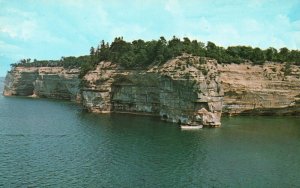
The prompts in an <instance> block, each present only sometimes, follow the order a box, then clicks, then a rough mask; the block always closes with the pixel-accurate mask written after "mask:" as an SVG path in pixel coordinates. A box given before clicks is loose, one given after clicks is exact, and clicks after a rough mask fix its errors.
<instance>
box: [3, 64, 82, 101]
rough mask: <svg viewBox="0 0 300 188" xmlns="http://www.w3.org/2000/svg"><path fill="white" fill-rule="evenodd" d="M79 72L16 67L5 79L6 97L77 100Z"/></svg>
mask: <svg viewBox="0 0 300 188" xmlns="http://www.w3.org/2000/svg"><path fill="white" fill-rule="evenodd" d="M78 74H79V70H78V69H69V70H66V69H64V68H63V67H16V68H14V69H13V70H11V71H10V72H8V74H7V75H6V78H5V85H4V91H3V94H4V95H5V96H11V95H16V96H32V97H46V98H55V99H68V100H77V99H78V97H79V91H80V90H79V83H80V79H78Z"/></svg>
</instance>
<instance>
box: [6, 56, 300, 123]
mask: <svg viewBox="0 0 300 188" xmlns="http://www.w3.org/2000/svg"><path fill="white" fill-rule="evenodd" d="M286 69H287V66H286V65H285V64H279V63H265V64H264V65H251V64H218V63H217V61H216V60H213V59H209V58H200V57H195V56H190V55H183V56H179V57H177V58H175V59H172V60H169V61H168V62H166V63H165V64H163V65H161V66H151V67H150V68H149V69H143V70H126V69H124V68H122V67H120V66H119V65H117V64H114V63H111V62H104V61H103V62H100V63H99V64H98V65H97V67H96V69H95V70H93V71H90V72H88V73H87V74H86V75H85V76H84V78H83V79H79V78H78V75H79V70H78V69H64V68H62V67H26V68H25V67H16V68H14V69H13V70H12V71H10V72H9V73H8V74H7V76H6V79H5V86H4V92H3V94H4V95H6V96H11V95H18V96H33V97H46V98H56V99H68V100H73V101H78V102H80V103H82V105H83V106H84V107H85V108H86V109H87V110H88V111H90V112H95V113H112V112H117V113H134V114H147V115H155V116H160V117H161V119H163V120H166V121H170V122H178V123H184V124H203V125H206V126H220V124H221V123H220V122H221V121H220V119H221V114H222V111H223V113H224V114H228V115H235V114H246V115H252V114H258V115H273V114H279V115H299V114H300V68H299V67H298V66H294V65H292V66H291V67H290V68H289V70H288V71H287V70H286Z"/></svg>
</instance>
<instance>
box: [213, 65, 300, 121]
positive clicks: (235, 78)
mask: <svg viewBox="0 0 300 188" xmlns="http://www.w3.org/2000/svg"><path fill="white" fill-rule="evenodd" d="M218 70H219V72H220V76H221V82H222V88H223V89H224V93H225V96H224V106H223V113H225V114H229V115H234V114H248V115H250V114H258V115H259V114H261V115H273V114H281V115H285V114H286V115H297V114H298V115H299V114H300V68H299V67H297V66H291V68H290V71H288V70H286V66H285V64H278V63H265V64H264V65H263V66H262V65H260V66H259V65H256V66H252V65H250V64H241V65H237V64H229V65H218ZM285 72H289V73H288V74H287V75H285Z"/></svg>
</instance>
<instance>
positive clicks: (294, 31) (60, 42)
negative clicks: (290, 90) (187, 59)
mask: <svg viewBox="0 0 300 188" xmlns="http://www.w3.org/2000/svg"><path fill="white" fill-rule="evenodd" d="M173 35H176V36H178V37H185V36H186V37H189V38H192V39H197V40H200V41H203V42H207V41H213V42H215V43H216V44H218V45H222V46H225V47H226V46H229V45H251V46H258V47H261V48H267V47H269V46H273V47H276V48H281V47H284V46H285V47H288V48H291V49H299V48H300V1H299V0H287V1H283V0H249V1H246V0H223V1H222V0H185V1H183V0H182V1H181V0H165V1H163V0H151V1H150V0H132V1H128V0H110V1H108V0H107V1H102V0H0V76H4V75H5V73H6V71H7V70H8V69H9V64H11V63H13V62H15V61H17V60H19V59H21V58H31V59H34V58H35V59H59V58H60V57H61V56H69V55H75V56H78V55H83V54H88V53H89V49H90V47H91V46H96V45H97V44H98V43H99V42H100V41H101V40H102V39H104V40H105V41H109V42H110V41H112V40H113V39H114V38H115V37H116V36H123V37H124V39H126V40H133V39H137V38H142V39H144V40H151V39H158V38H159V37H160V36H165V37H166V38H167V39H170V38H171V37H172V36H173Z"/></svg>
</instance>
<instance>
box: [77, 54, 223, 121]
mask: <svg viewBox="0 0 300 188" xmlns="http://www.w3.org/2000/svg"><path fill="white" fill-rule="evenodd" d="M203 61H205V60H203ZM216 65H217V63H216V62H215V61H208V62H207V63H203V64H201V63H200V60H199V58H196V57H192V56H181V57H179V58H176V59H173V60H171V61H168V62H167V63H165V64H164V65H163V66H160V67H153V68H151V69H149V70H139V71H137V70H122V69H120V67H117V65H115V64H112V63H110V62H101V63H100V64H99V65H98V67H97V69H96V70H95V71H92V72H89V73H88V74H87V75H86V76H85V77H84V83H85V84H84V87H83V88H82V102H83V105H84V106H85V107H86V108H87V109H88V110H89V111H92V112H100V113H107V112H126V113H137V114H151V115H160V116H161V118H162V119H163V120H166V121H171V122H179V123H186V124H204V125H208V126H219V125H220V124H221V123H220V118H221V110H222V98H223V92H222V89H221V86H220V84H219V78H218V74H217V68H216Z"/></svg>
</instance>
